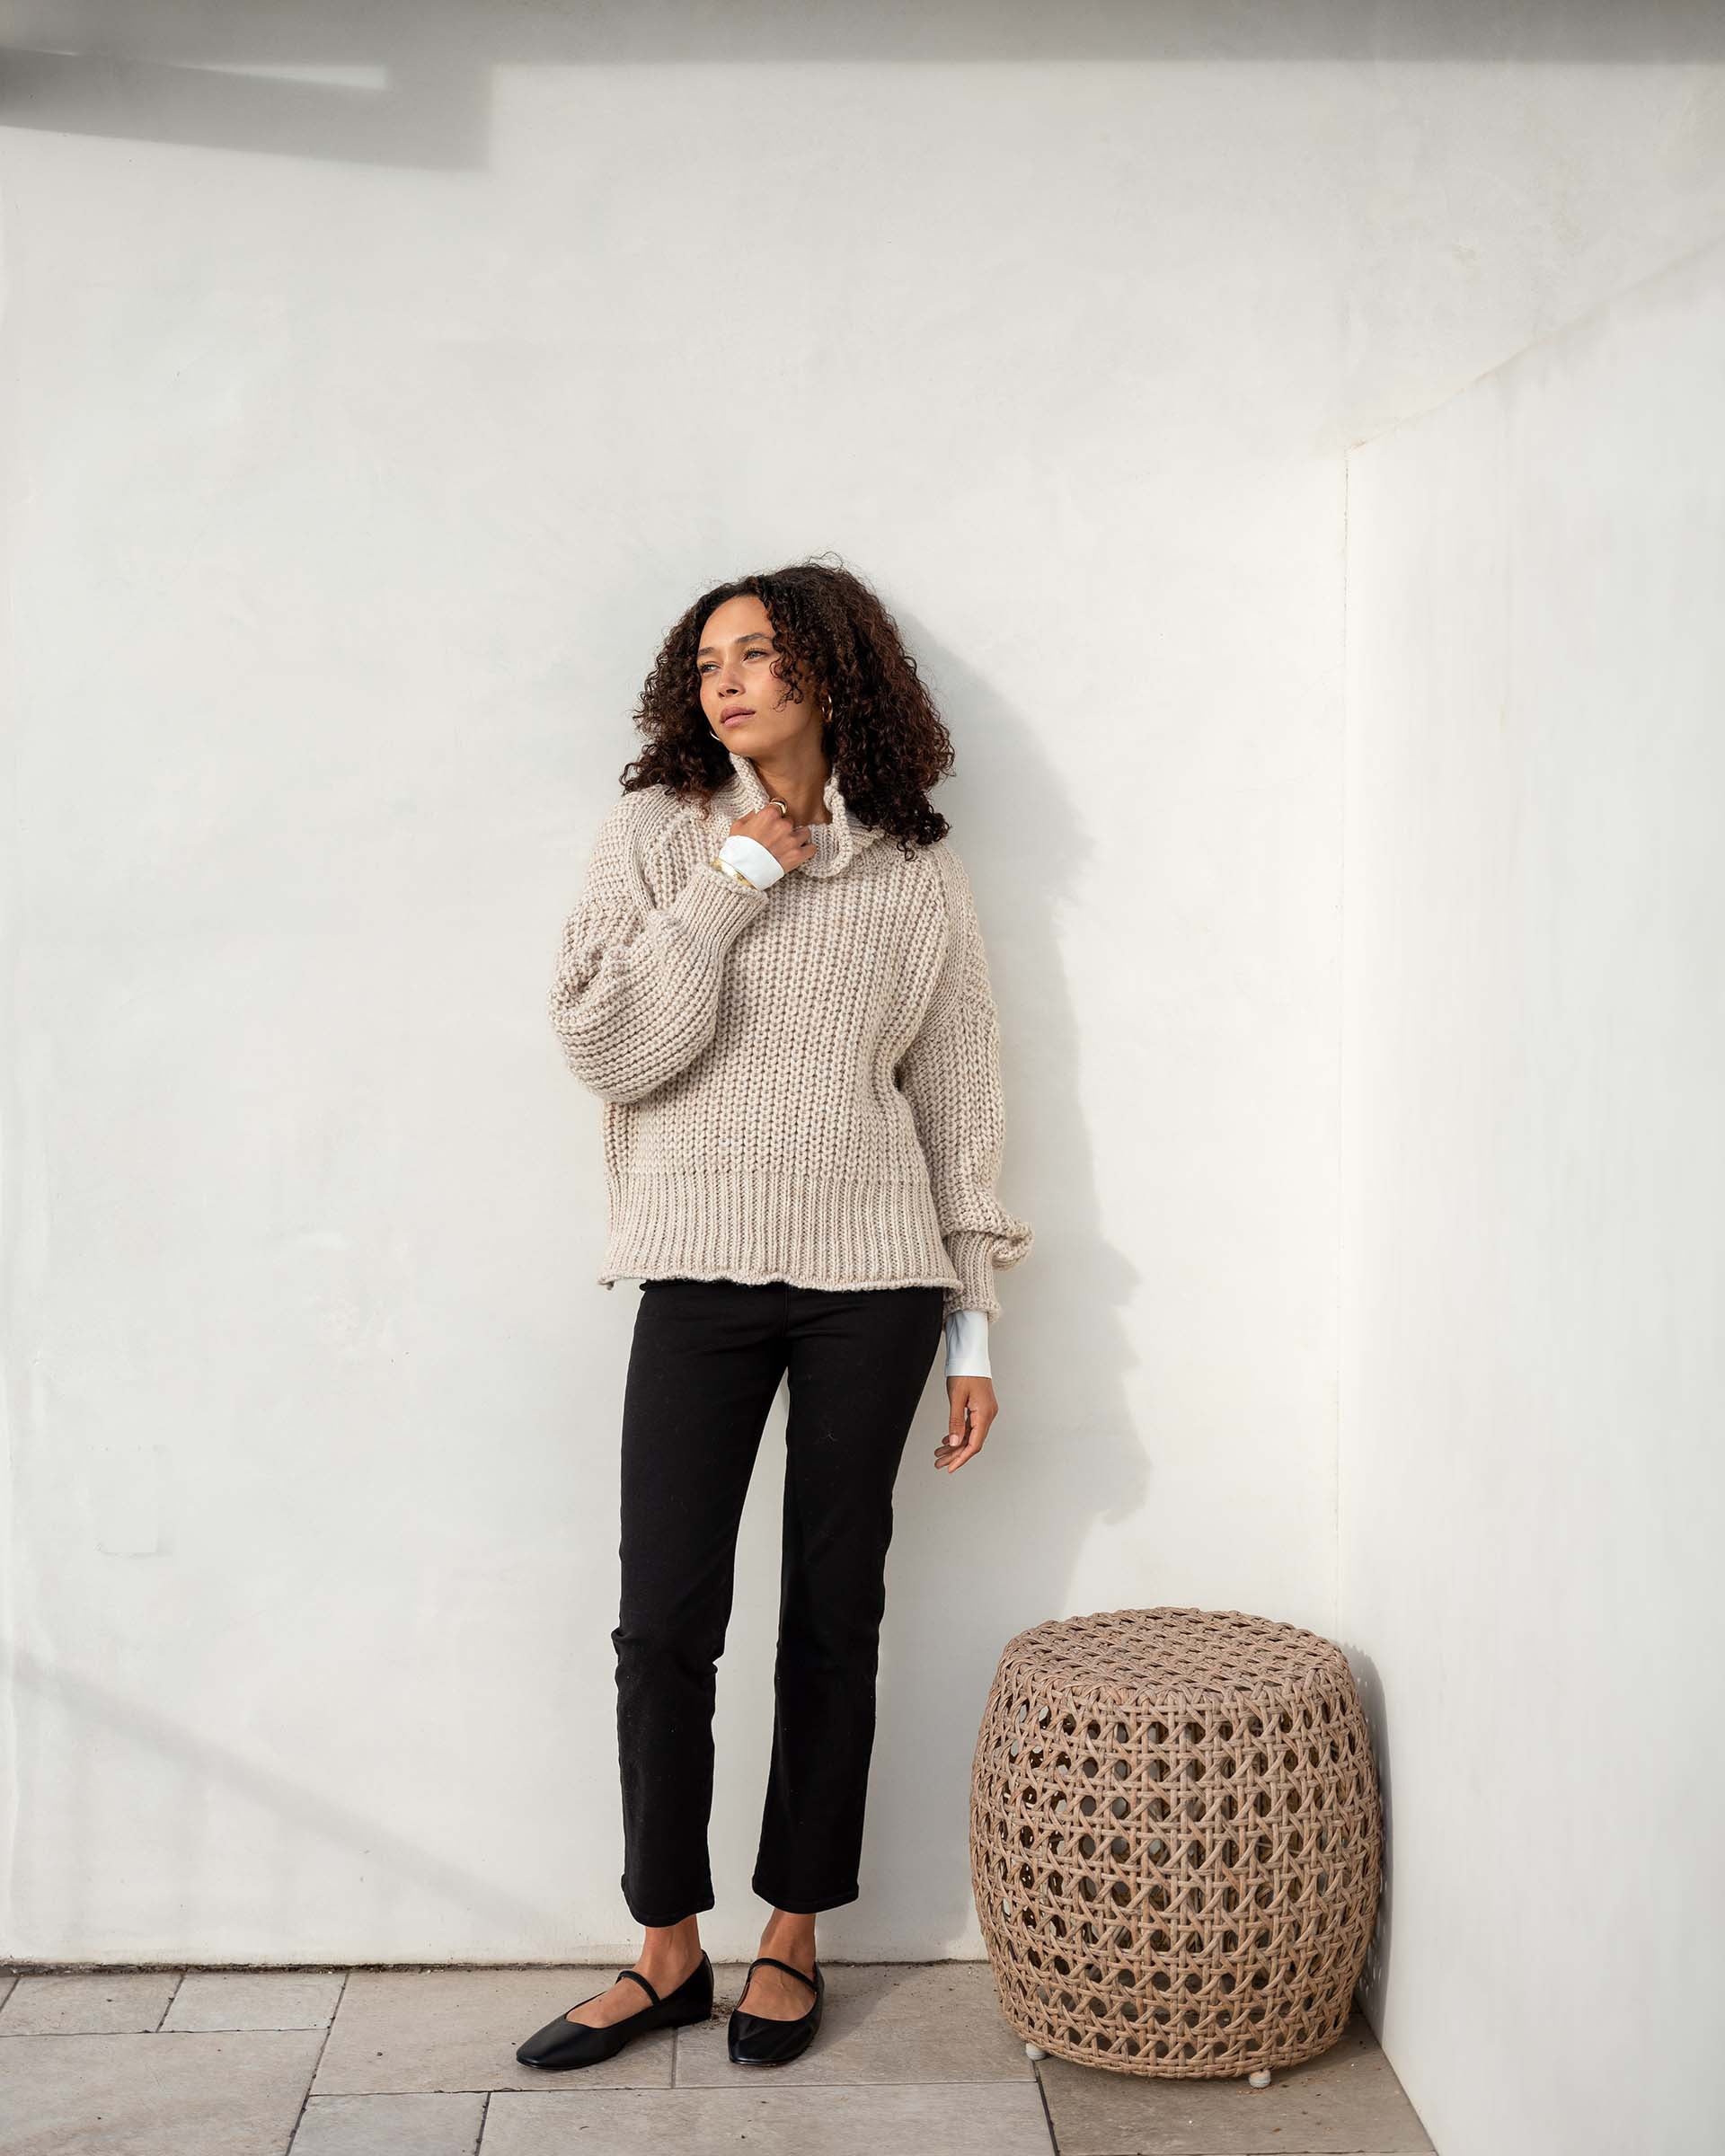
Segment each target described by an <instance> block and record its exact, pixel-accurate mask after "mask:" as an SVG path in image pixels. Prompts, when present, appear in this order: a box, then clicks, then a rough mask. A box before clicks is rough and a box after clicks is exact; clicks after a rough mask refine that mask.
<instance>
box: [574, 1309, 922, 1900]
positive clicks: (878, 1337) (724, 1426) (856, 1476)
mask: <svg viewBox="0 0 1725 2156" xmlns="http://www.w3.org/2000/svg"><path fill="white" fill-rule="evenodd" d="M944 1299H945V1298H944V1295H943V1293H942V1289H941V1288H939V1287H937V1286H924V1287H877V1288H867V1289H861V1290H857V1291H855V1292H851V1291H847V1290H837V1289H830V1288H812V1287H792V1286H790V1285H789V1284H788V1283H786V1282H784V1281H782V1280H775V1281H772V1282H769V1283H767V1284H766V1285H765V1286H751V1285H747V1284H746V1283H744V1282H741V1281H737V1280H690V1279H674V1280H649V1281H644V1282H643V1283H642V1284H641V1300H640V1303H639V1305H638V1307H637V1310H636V1312H635V1330H634V1339H633V1343H632V1348H631V1352H630V1357H629V1371H628V1379H627V1383H626V1386H625V1389H624V1414H623V1465H622V1514H621V1517H622V1536H621V1542H620V1546H619V1554H620V1556H621V1559H622V1575H623V1576H622V1592H621V1595H620V1598H619V1600H620V1608H619V1612H618V1621H617V1626H616V1630H615V1631H614V1632H613V1633H612V1635H611V1638H612V1641H613V1643H614V1645H615V1648H616V1657H617V1659H616V1684H617V1751H618V1764H619V1768H620V1772H621V1779H622V1786H623V1823H624V1869H623V1878H622V1886H623V1893H624V1900H625V1901H626V1902H627V1904H628V1905H629V1912H630V1914H631V1915H632V1917H633V1918H634V1919H635V1921H636V1922H638V1923H641V1924H674V1923H679V1922H682V1920H683V1919H684V1918H685V1917H686V1916H690V1915H694V1914H695V1913H698V1912H699V1911H701V1910H703V1909H711V1908H712V1905H713V1892H712V1870H711V1868H710V1864H709V1859H708V1851H707V1827H708V1821H709V1816H710V1813H711V1808H712V1767H713V1747H712V1717H713V1702H714V1698H715V1695H716V1689H717V1668H716V1665H717V1662H718V1658H719V1656H720V1655H721V1652H722V1651H723V1648H724V1642H725V1628H726V1625H727V1623H728V1621H729V1620H730V1606H731V1591H732V1583H733V1576H734V1569H735V1559H736V1548H737V1531H738V1525H739V1521H740V1519H741V1516H742V1509H743V1500H744V1498H745V1496H746V1494H747V1489H748V1483H749V1477H750V1475H751V1473H752V1472H753V1470H754V1465H755V1457H756V1451H757V1449H758V1447H759V1444H760V1438H761V1432H762V1430H763V1428H764V1427H765V1422H766V1417H767V1411H768V1409H770V1408H771V1406H772V1404H773V1400H774V1394H775V1393H776V1392H777V1390H778V1386H779V1381H780V1379H781V1378H783V1377H785V1376H786V1375H787V1374H788V1376H789V1380H790V1411H789V1418H788V1421H787V1425H786V1429H785V1448H786V1452H785V1471H784V1510H783V1563H782V1568H781V1574H780V1586H779V1632H778V1649H777V1657H776V1661H775V1665H774V1726H773V1753H772V1763H771V1767H770V1771H769V1773H768V1777H767V1785H766V1800H765V1807H764V1809H763V1812H762V1816H761V1833H760V1842H759V1848H758V1851H757V1854H756V1862H755V1869H754V1875H753V1878H752V1879H751V1881H750V1884H751V1885H752V1886H753V1887H754V1890H755V1892H756V1894H757V1895H760V1896H761V1898H762V1899H763V1900H764V1901H766V1902H769V1903H771V1904H773V1905H774V1907H776V1908H780V1909H789V1910H795V1911H801V1912H812V1911H815V1910H819V1909H832V1908H836V1907H837V1906H838V1905H839V1904H841V1903H844V1902H853V1901H854V1900H855V1899H856V1898H857V1896H858V1894H859V1893H860V1891H861V1888H860V1886H859V1882H858V1877H857V1874H858V1864H859V1859H860V1856H861V1851H862V1816H863V1806H864V1800H865V1796H866V1790H867V1783H868V1774H869V1759H870V1754H871V1751H872V1749H873V1744H874V1714H875V1674H876V1669H877V1666H878V1662H879V1655H880V1621H881V1618H882V1616H883V1614H884V1613H885V1608H886V1558H887V1546H888V1544H889V1542H890V1541H891V1538H892V1524H893V1515H892V1486H893V1482H894V1480H895V1478H896V1476H897V1474H898V1463H899V1461H900V1460H901V1458H902V1457H903V1454H904V1449H905V1441H906V1439H907V1436H908V1435H909V1431H910V1425H911V1420H912V1418H913V1417H914V1416H915V1414H916V1406H917V1403H918V1401H920V1400H921V1398H922V1394H923V1388H924V1384H925V1383H927V1380H928V1374H929V1371H930V1369H931V1368H932V1367H933V1360H934V1351H935V1348H936V1347H938V1345H939V1343H940V1339H941V1332H942V1304H943V1303H944Z"/></svg>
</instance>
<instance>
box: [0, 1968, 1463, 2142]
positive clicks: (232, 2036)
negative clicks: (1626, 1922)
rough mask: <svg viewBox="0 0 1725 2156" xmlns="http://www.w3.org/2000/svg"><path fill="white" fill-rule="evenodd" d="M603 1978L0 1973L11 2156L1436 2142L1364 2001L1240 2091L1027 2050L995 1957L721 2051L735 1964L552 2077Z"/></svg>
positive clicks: (4, 2101)
mask: <svg viewBox="0 0 1725 2156" xmlns="http://www.w3.org/2000/svg"><path fill="white" fill-rule="evenodd" d="M617 1966H618V1965H617V1964H615V1963H606V1964H605V1965H604V1966H599V1967H594V1968H583V1967H572V1968H551V1969H546V1968H532V1969H427V1970H408V1969H395V1970H378V1969H352V1970H341V1969H328V1970H313V1971H301V1970H295V1971H279V1972H278V1971H270V1972H264V1973H260V1974H243V1973H237V1972H231V1971H227V1970H219V1969H188V1970H184V1971H180V1970H160V1971H143V1972H138V1973H129V1972H128V1973H121V1974H94V1975H90V1974H76V1975H21V1976H17V1977H15V1978H12V1977H8V1976H6V1975H4V1974H0V2148H4V2150H5V2152H6V2156H98V2152H99V2156H473V2152H475V2151H478V2152H481V2156H551V2152H553V2151H558V2152H562V2151H563V2150H565V2149H567V2148H568V2147H570V2146H571V2144H573V2143H576V2142H577V2141H578V2140H579V2147H580V2148H581V2150H582V2151H583V2152H586V2156H608V2152H611V2151H614V2150H615V2151H625V2150H626V2151H640V2152H646V2151H652V2152H655V2156H658V2152H675V2156H710V2152H713V2151H718V2150H732V2149H743V2150H747V2152H749V2156H788V2152H796V2156H853V2152H854V2156H864V2152H866V2156H971V2152H977V2156H1269V2152H1278V2156H1340V2152H1348V2156H1411V2152H1419V2151H1429V2149H1430V2147H1431V2143H1430V2142H1429V2140H1428V2139H1427V2138H1426V2135H1425V2134H1424V2132H1423V2130H1422V2129H1421V2127H1420V2121H1419V2120H1418V2118H1416V2117H1415V2116H1414V2114H1413V2110H1412V2108H1411V2106H1410V2105H1409V2103H1408V2100H1407V2099H1406V2097H1404V2096H1403V2095H1402V2089H1401V2085H1400V2084H1399V2083H1398V2081H1396V2078H1395V2076H1394V2074H1393V2073H1392V2072H1391V2071H1390V2068H1389V2064H1388V2062H1387V2061H1386V2060H1385V2059H1384V2054H1383V2053H1382V2052H1381V2051H1379V2049H1378V2048H1377V2045H1376V2041H1375V2040H1374V2038H1373V2037H1372V2034H1371V2031H1370V2029H1369V2028H1367V2025H1366V2023H1365V2021H1364V2020H1363V2019H1360V2018H1359V2017H1358V2015H1357V2016H1356V2017H1355V2019H1354V2022H1353V2024H1352V2026H1351V2027H1350V2028H1349V2031H1348V2034H1347V2035H1346V2036H1345V2037H1343V2038H1342V2040H1341V2042H1340V2044H1338V2045H1336V2046H1333V2047H1332V2048H1331V2050H1330V2051H1328V2052H1326V2053H1325V2054H1323V2057H1322V2058H1318V2059H1313V2060H1310V2061H1308V2062H1307V2063H1306V2064H1305V2065H1304V2066H1299V2067H1294V2068H1290V2069H1289V2070H1288V2071H1287V2072H1284V2073H1278V2074H1277V2075H1276V2077H1275V2079H1274V2081H1272V2083H1271V2085H1270V2087H1269V2088H1268V2089H1265V2090H1255V2089H1252V2088H1250V2087H1249V2086H1248V2085H1247V2084H1246V2083H1245V2082H1244V2081H1151V2080H1146V2079H1142V2078H1140V2077H1138V2076H1136V2075H1129V2074H1120V2073H1111V2072H1105V2071H1101V2070H1099V2069H1096V2068H1092V2067H1088V2066H1074V2065H1072V2064H1070V2063H1067V2062H1066V2061H1065V2060H1060V2059H1052V2058H1050V2059H1044V2060H1041V2061H1039V2062H1037V2063H1032V2062H1031V2059H1030V2058H1029V2057H1027V2056H1026V2054H1025V2051H1024V2047H1023V2046H1022V2044H1021V2043H1020V2042H1019V2040H1018V2039H1017V2037H1014V2036H1013V2032H1012V2030H1011V2029H1010V2028H1007V2026H1006V2024H1005V2022H1004V2020H1003V2019H1001V2017H1000V2014H999V2012H998V2010H997V2009H996V2006H995V1992H994V1985H993V1982H992V1980H991V1978H990V1976H989V1973H988V1967H987V1964H986V1962H968V1961H967V1962H957V1961H946V1962H933V1963H924V1964H919V1965H907V1964H902V1963H887V1964H879V1965H874V1966H854V1965H848V1964H845V1963H841V1962H823V1964H822V1966H823V1967H824V1968H825V1970H826V1972H827V2011H826V2018H825V2019H824V2021H823V2022H822V2025H821V2030H820V2034H819V2036H818V2037H817V2038H816V2040H815V2042H814V2044H813V2045H812V2046H811V2047H810V2048H809V2050H808V2051H807V2052H805V2053H804V2054H803V2055H802V2057H801V2058H800V2059H797V2060H795V2061H793V2062H792V2063H791V2064H790V2065H789V2066H780V2067H772V2068H759V2067H756V2068H750V2067H743V2066H733V2065H731V2064H730V2061H729V2060H728V2059H727V2058H726V2056H725V2019H726V2017H727V2015H728V2014H729V2013H730V2009H731V2007H732V2006H733V2005H734V2004H735V2003H736V2001H737V1997H738V1994H739V1988H740V1986H741V1983H742V1979H743V1975H744V1968H745V1965H744V1964H742V1963H740V1962H720V1963H718V1964H716V1965H715V1974H716V1976H717V1979H718V1985H717V1992H718V1995H717V1998H716V2001H715V2003H714V2010H713V2019H712V2020H711V2021H710V2022H708V2023H706V2024H705V2025H704V2026H703V2027H702V2028H686V2029H678V2030H669V2029H666V2030H661V2031H658V2032H655V2033H654V2034H652V2035H650V2036H646V2037H641V2038H639V2039H638V2040H637V2041H636V2042H634V2043H633V2044H631V2045H629V2046H627V2047H626V2048H625V2049H624V2051H622V2052H621V2053H619V2054H618V2055H617V2056H616V2057H615V2059H611V2060H609V2061H607V2062H606V2063H605V2064H604V2065H601V2066H592V2067H587V2068H584V2069H582V2070H581V2071H579V2072H572V2073H559V2074H546V2073H541V2072H535V2070H534V2069H533V2068H531V2067H526V2066H517V2064H516V2062H515V2047H516V2046H517V2044H518V2043H519V2042H520V2041H521V2039H522V2037H526V2036H527V2035H529V2034H530V2033H531V2032H532V2031H533V2030H534V2029H535V2028H538V2027H539V2026H540V2025H541V2023H542V2022H545V2021H548V2020H550V2019H551V2018H552V2017H553V2014H556V2013H558V2012H560V2011H562V2010H564V2009H566V2008H568V2007H570V2006H572V2005H573V2004H574V2003H575V2001H577V2000H578V1999H583V1998H586V1997H587V1996H588V1994H589V1993H592V1992H594V1991H597V1990H602V1989H603V1988H604V1986H605V1984H606V1983H607V1982H608V1981H609V1980H610V1978H611V1976H613V1975H615V1971H616V1967H617Z"/></svg>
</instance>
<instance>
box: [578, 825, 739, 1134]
mask: <svg viewBox="0 0 1725 2156" xmlns="http://www.w3.org/2000/svg"><path fill="white" fill-rule="evenodd" d="M654 828H655V826H653V825H652V824H651V822H650V818H649V817H648V815H647V813H646V812H645V811H644V809H643V807H642V804H641V800H640V796H639V794H638V793H625V794H624V795H623V796H622V797H621V799H620V800H616V801H615V802H613V804H612V806H611V807H610V808H609V809H608V810H607V811H606V816H605V819H604V821H603V822H602V823H601V824H600V826H599V829H598V834H597V838H596V839H595V841H594V844H593V851H592V854H591V856H590V858H589V860H588V865H587V875H586V879H585V880H584V882H583V884H582V887H581V892H580V897H579V900H578V902H577V904H576V906H575V908H574V910H573V912H572V913H571V915H570V916H569V919H568V922H567V923H566V924H565V926H564V929H563V934H562V944H561V947H560V948H559V950H558V953H557V963H556V968H555V972H554V975H553V981H552V988H551V1022H552V1025H553V1029H555V1032H556V1035H557V1038H558V1041H559V1043H560V1044H561V1046H562V1052H563V1058H564V1061H565V1062H566V1063H567V1064H568V1065H569V1067H570V1069H571V1071H573V1072H574V1074H575V1075H576V1077H577V1078H579V1080H580V1082H581V1083H582V1084H583V1085H585V1086H587V1087H588V1088H589V1090H590V1091H593V1092H596V1093H597V1095H598V1096H599V1098H600V1099H601V1100H642V1099H643V1098H644V1097H645V1096H646V1095H647V1094H649V1093H650V1092H653V1091H655V1090H656V1089H657V1088H658V1087H659V1086H661V1085H663V1084H664V1083H665V1082H666V1081H667V1080H668V1079H670V1078H674V1077H675V1076H676V1075H677V1073H678V1072H679V1071H681V1070H685V1069H686V1068H687V1066H688V1065H690V1064H692V1063H693V1062H694V1059H695V1057H696V1056H698V1055H699V1054H700V1053H701V1051H702V1049H703V1048H704V1047H706V1046H707V1044H708V1042H709V1041H711V1040H712V1036H713V1032H714V1029H715V1028H716V1027H717V1024H718V1021H719V990H720V985H721V982H722V980H723V977H724V966H725V956H726V953H727V952H728V951H729V950H730V946H731V945H732V943H734V942H735V941H736V940H737V938H738V936H739V934H740V933H741V932H742V931H743V930H744V929H745V928H746V927H747V925H748V923H750V922H751V921H752V920H754V918H755V917H756V915H757V914H758V913H759V912H760V911H761V909H762V908H763V907H764V906H768V905H770V904H771V903H772V901H771V899H770V898H769V897H767V895H766V893H765V891H758V890H752V889H750V888H748V887H747V885H744V884H740V883H739V882H737V881H736V879H734V878H732V877H730V876H727V875H726V874H725V873H724V872H723V871H722V870H719V869H715V868H714V867H713V866H712V863H711V862H706V861H703V862H701V863H700V864H699V865H698V866H697V867H696V868H695V869H694V870H693V872H692V873H690V874H689V875H688V876H686V878H685V879H684V880H683V882H682V883H681V885H680V887H679V888H677V889H675V890H673V891H672V892H671V894H670V895H669V896H668V897H665V898H664V900H663V902H662V903H661V902H660V899H659V896H658V895H657V894H656V893H655V891H654V890H653V888H651V884H650V872H651V868H652V841H651V834H652V832H653V830H654Z"/></svg>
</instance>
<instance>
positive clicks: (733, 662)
mask: <svg viewBox="0 0 1725 2156" xmlns="http://www.w3.org/2000/svg"><path fill="white" fill-rule="evenodd" d="M780 649H781V646H780V644H779V642H778V640H777V639H776V638H775V637H774V633H773V622H772V617H771V616H770V615H769V614H768V613H767V611H766V608H765V606H764V605H762V604H761V602H760V601H759V599H757V598H756V596H755V595H754V594H753V592H744V593H741V594H739V596H738V597H736V598H734V599H727V600H726V601H725V603H724V605H722V606H715V607H714V609H713V610H712V613H711V614H709V615H708V616H707V618H706V620H705V622H704V623H703V624H702V628H701V648H700V649H699V650H698V651H697V652H696V653H695V658H694V664H695V671H696V675H697V676H698V678H699V681H700V685H701V709H702V711H703V714H704V715H705V718H706V721H707V724H708V725H709V726H710V727H711V728H712V730H713V732H714V733H715V734H716V735H717V736H718V737H719V738H720V740H721V741H722V742H723V743H724V744H725V746H726V747H727V748H734V749H735V750H736V751H737V753H738V755H742V756H748V757H750V758H756V757H760V756H769V757H770V756H772V755H776V754H779V753H782V752H783V750H784V748H785V747H787V746H788V745H789V744H790V743H791V742H792V741H793V740H795V739H796V738H797V737H798V736H799V735H800V734H802V733H803V732H805V731H806V730H808V729H813V730H814V732H815V733H816V734H817V736H818V733H819V730H820V709H819V704H818V700H817V699H815V698H813V697H810V696H805V695H803V694H801V693H800V692H799V691H798V690H796V689H794V688H792V687H791V686H789V685H787V684H786V683H784V682H783V681H781V680H780V679H779V678H778V676H776V675H775V674H774V672H773V662H774V659H775V658H777V657H778V656H779V652H780Z"/></svg>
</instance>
